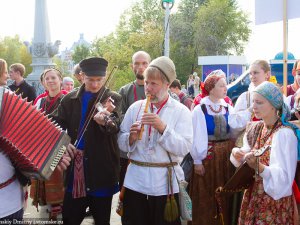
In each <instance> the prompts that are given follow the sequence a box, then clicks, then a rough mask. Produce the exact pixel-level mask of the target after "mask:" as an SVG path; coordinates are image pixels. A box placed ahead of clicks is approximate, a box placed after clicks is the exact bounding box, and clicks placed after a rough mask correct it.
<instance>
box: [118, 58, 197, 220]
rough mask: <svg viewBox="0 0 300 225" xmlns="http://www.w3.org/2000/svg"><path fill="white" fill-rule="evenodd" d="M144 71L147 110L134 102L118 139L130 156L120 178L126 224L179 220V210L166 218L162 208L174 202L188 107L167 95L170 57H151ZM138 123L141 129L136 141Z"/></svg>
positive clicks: (186, 145) (188, 137) (187, 143)
mask: <svg viewBox="0 0 300 225" xmlns="http://www.w3.org/2000/svg"><path fill="white" fill-rule="evenodd" d="M144 75H145V84H144V85H145V94H146V95H150V104H149V108H148V112H147V110H145V106H146V101H147V100H140V101H137V102H135V103H133V104H132V105H131V106H130V107H129V109H128V110H127V112H126V114H125V117H124V120H123V122H122V124H121V127H120V132H119V139H118V144H119V147H120V149H121V150H122V151H124V152H128V157H129V159H130V164H129V166H128V169H127V173H126V176H125V181H124V186H125V188H126V190H125V193H124V201H123V203H124V216H125V217H126V218H127V219H128V224H131V225H140V224H145V225H153V224H155V225H166V224H168V225H180V224H181V222H180V218H179V213H178V214H177V215H178V216H175V217H173V218H169V217H168V216H165V212H169V211H170V208H172V207H169V206H170V204H169V203H170V202H171V204H174V198H175V200H176V202H177V205H178V192H179V188H178V183H177V180H176V176H177V178H178V180H179V181H180V180H183V179H184V175H183V171H182V169H181V167H180V166H179V164H178V162H179V160H180V157H183V156H185V155H186V154H187V153H188V152H189V151H190V149H191V147H192V133H193V131H192V118H191V112H190V111H189V109H188V108H186V107H185V106H184V105H182V104H181V103H180V102H178V101H176V100H174V99H173V98H171V97H170V96H169V94H168V88H169V85H170V84H171V83H172V82H173V80H174V79H175V78H176V72H175V65H174V63H173V61H172V60H171V59H169V58H168V57H165V56H162V57H159V58H157V59H155V60H153V61H152V62H151V63H150V64H149V66H148V68H147V69H146V70H145V72H144ZM141 126H144V129H143V130H144V131H143V133H142V135H141V140H139V135H140V132H141ZM172 199H173V200H172ZM167 202H168V204H166V203H167ZM175 204H176V203H175ZM166 205H168V206H166ZM166 214H168V213H166Z"/></svg>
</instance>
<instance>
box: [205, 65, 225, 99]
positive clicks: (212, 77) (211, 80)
mask: <svg viewBox="0 0 300 225" xmlns="http://www.w3.org/2000/svg"><path fill="white" fill-rule="evenodd" d="M222 78H225V79H226V75H225V73H224V72H223V71H222V70H214V71H212V72H211V73H210V74H208V76H207V77H206V78H205V81H204V82H203V83H201V86H200V87H201V90H202V96H203V97H205V96H208V95H209V92H210V91H211V90H212V89H213V88H214V87H215V85H216V83H217V82H218V81H219V80H220V79H222Z"/></svg>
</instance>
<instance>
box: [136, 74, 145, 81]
mask: <svg viewBox="0 0 300 225" xmlns="http://www.w3.org/2000/svg"><path fill="white" fill-rule="evenodd" d="M136 78H137V79H139V80H144V76H143V75H141V74H136Z"/></svg>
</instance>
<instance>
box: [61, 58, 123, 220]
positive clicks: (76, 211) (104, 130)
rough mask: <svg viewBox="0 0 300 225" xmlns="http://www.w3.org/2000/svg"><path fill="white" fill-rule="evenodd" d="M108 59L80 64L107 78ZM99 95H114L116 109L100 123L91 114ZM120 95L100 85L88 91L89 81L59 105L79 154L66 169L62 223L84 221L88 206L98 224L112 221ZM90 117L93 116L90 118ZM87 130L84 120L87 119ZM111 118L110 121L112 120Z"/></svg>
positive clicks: (88, 72)
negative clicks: (96, 89)
mask: <svg viewBox="0 0 300 225" xmlns="http://www.w3.org/2000/svg"><path fill="white" fill-rule="evenodd" d="M107 65H108V62H107V61H106V60H105V59H103V58H98V57H92V58H87V59H84V60H82V61H81V62H80V64H79V66H80V68H81V69H82V72H83V73H84V74H85V75H86V76H89V77H95V76H96V77H104V76H105V75H106V68H107ZM97 96H100V99H99V101H101V103H102V104H104V103H105V102H106V100H107V99H108V98H109V97H111V98H112V99H113V100H114V105H115V106H116V108H115V109H114V110H113V112H112V113H111V114H110V115H109V116H106V117H105V118H106V120H105V121H106V122H105V124H103V125H99V124H98V123H97V122H96V121H95V120H94V119H93V114H90V112H92V110H94V108H95V105H94V103H95V101H96V99H97ZM120 103H121V96H120V95H119V94H117V93H115V92H112V91H110V90H109V89H108V88H106V87H104V86H102V87H101V88H100V87H99V90H98V92H97V93H92V92H90V91H88V90H87V88H86V84H83V85H82V86H81V87H80V88H79V89H77V90H74V91H72V92H70V93H69V94H67V95H66V96H65V97H64V98H63V99H62V101H61V104H60V105H59V107H58V110H57V115H55V119H56V120H57V122H58V123H59V124H60V125H61V126H62V128H63V129H66V130H67V132H68V135H69V136H70V137H71V143H72V144H73V145H75V141H76V140H77V141H78V143H77V144H76V146H75V147H76V148H77V151H76V154H75V156H74V160H72V164H71V165H70V166H69V167H68V169H67V170H66V176H65V177H66V182H65V184H66V185H67V187H66V192H65V196H64V202H63V212H62V217H63V222H64V224H67V225H79V224H81V223H82V221H83V219H84V217H85V213H86V209H87V207H89V209H90V212H91V214H92V216H93V218H94V221H95V224H97V225H98V224H100V225H107V224H109V221H110V215H111V203H112V196H113V195H114V194H115V193H117V192H118V191H119V186H118V181H119V172H120V171H119V168H120V161H119V158H120V155H119V148H118V144H117V133H118V131H119V124H120V118H119V114H120V106H121V104H120ZM89 116H92V117H91V118H90V117H89ZM89 119H91V120H90V122H89V123H87V127H86V130H85V132H83V130H84V129H83V128H84V127H85V126H84V125H85V122H86V121H88V120H89ZM109 121H111V122H109Z"/></svg>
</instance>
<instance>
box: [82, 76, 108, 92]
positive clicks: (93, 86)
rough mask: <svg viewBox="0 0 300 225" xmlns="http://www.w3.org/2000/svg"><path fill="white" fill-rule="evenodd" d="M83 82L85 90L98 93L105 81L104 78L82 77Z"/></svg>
mask: <svg viewBox="0 0 300 225" xmlns="http://www.w3.org/2000/svg"><path fill="white" fill-rule="evenodd" d="M83 81H84V83H85V90H86V91H89V92H92V93H97V92H98V91H100V89H101V88H102V86H103V83H104V81H105V76H104V77H103V76H87V75H84V76H83Z"/></svg>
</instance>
